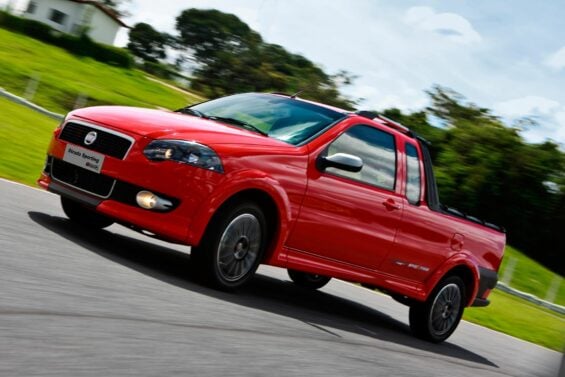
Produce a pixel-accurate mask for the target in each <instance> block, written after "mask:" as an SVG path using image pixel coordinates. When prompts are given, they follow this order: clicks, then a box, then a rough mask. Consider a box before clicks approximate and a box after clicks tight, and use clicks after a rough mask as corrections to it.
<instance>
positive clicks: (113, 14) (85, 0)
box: [70, 0, 129, 28]
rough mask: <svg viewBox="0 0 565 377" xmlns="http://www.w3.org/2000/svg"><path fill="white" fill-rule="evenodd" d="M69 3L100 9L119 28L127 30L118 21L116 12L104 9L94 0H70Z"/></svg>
mask: <svg viewBox="0 0 565 377" xmlns="http://www.w3.org/2000/svg"><path fill="white" fill-rule="evenodd" d="M70 1H72V2H73V3H81V4H92V5H94V6H95V7H96V8H98V9H100V10H101V11H102V12H104V13H106V15H108V17H110V18H111V19H113V20H114V21H116V22H117V23H118V24H120V25H121V26H123V27H127V28H129V26H128V25H126V24H125V23H124V22H123V21H122V20H120V18H119V17H118V15H117V14H116V12H114V11H113V10H112V9H110V8H108V7H106V6H105V5H104V4H102V3H100V2H98V1H95V0H70Z"/></svg>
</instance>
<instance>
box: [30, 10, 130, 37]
mask: <svg viewBox="0 0 565 377" xmlns="http://www.w3.org/2000/svg"><path fill="white" fill-rule="evenodd" d="M23 16H24V17H25V18H28V19H31V20H36V21H39V22H43V23H44V24H47V25H49V26H51V27H52V28H54V29H56V30H59V31H61V32H63V33H67V34H74V35H77V34H80V32H81V31H82V30H86V31H87V34H88V36H89V37H90V38H92V40H94V41H96V42H100V43H105V44H109V45H111V44H113V43H114V40H115V39H116V34H117V33H118V31H119V30H120V28H121V27H128V26H127V25H126V24H125V23H123V22H122V21H121V20H120V19H119V18H118V16H117V15H116V14H115V13H114V12H112V10H110V9H108V8H106V7H105V6H103V5H102V4H100V3H98V2H97V1H93V0H30V1H29V3H28V6H27V9H26V10H25V12H24V14H23Z"/></svg>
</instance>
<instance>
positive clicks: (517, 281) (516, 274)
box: [499, 246, 565, 305]
mask: <svg viewBox="0 0 565 377" xmlns="http://www.w3.org/2000/svg"><path fill="white" fill-rule="evenodd" d="M512 265H514V267H512ZM509 268H512V269H513V272H512V275H511V276H512V278H511V279H509V282H508V283H509V285H510V286H511V287H514V288H516V289H519V290H521V291H524V292H528V293H531V294H533V295H535V296H537V297H539V298H541V299H545V298H546V296H547V293H548V290H549V287H550V286H551V285H552V284H554V279H558V280H557V281H558V284H559V286H558V287H557V291H556V294H557V295H556V296H555V300H554V302H555V303H556V304H558V305H565V281H564V280H563V279H562V278H560V277H559V276H558V275H556V274H555V273H554V272H552V271H550V270H548V269H547V268H545V267H543V266H542V265H540V264H539V263H537V262H536V261H534V260H533V259H531V258H529V257H528V256H526V255H525V254H522V253H521V252H520V251H518V250H516V249H514V248H512V247H510V246H507V247H506V251H505V254H504V259H503V260H502V266H501V268H500V273H499V277H500V278H501V279H502V280H505V279H506V278H507V276H508V275H507V274H509V272H510V271H509V270H508V269H509Z"/></svg>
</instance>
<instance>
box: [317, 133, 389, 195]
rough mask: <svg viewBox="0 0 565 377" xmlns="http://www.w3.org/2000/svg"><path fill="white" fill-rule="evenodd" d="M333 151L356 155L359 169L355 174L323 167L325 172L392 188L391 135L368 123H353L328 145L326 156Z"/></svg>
mask: <svg viewBox="0 0 565 377" xmlns="http://www.w3.org/2000/svg"><path fill="white" fill-rule="evenodd" d="M335 153H347V154H351V155H354V156H357V157H360V158H361V159H362V160H363V168H362V169H361V171H359V172H357V173H353V172H348V171H344V170H340V169H336V168H327V169H326V171H327V172H328V173H331V174H334V175H338V176H342V177H346V178H351V179H354V180H356V181H361V182H365V183H368V184H370V185H373V186H377V187H381V188H384V189H387V190H391V191H392V190H394V186H395V180H396V179H395V178H396V146H395V143H394V136H393V135H391V134H389V133H387V132H384V131H381V130H378V129H376V128H373V127H369V126H364V125H359V126H353V127H351V128H350V129H349V130H347V131H346V132H345V133H343V134H342V135H341V136H339V137H338V138H337V139H336V140H335V141H334V142H333V143H332V144H330V146H329V148H328V151H327V154H328V156H329V155H332V154H335Z"/></svg>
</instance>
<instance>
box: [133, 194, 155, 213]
mask: <svg viewBox="0 0 565 377" xmlns="http://www.w3.org/2000/svg"><path fill="white" fill-rule="evenodd" d="M135 200H136V201H137V204H138V205H139V206H140V207H141V208H145V209H153V208H155V206H156V205H157V195H155V194H153V193H152V192H150V191H140V192H138V193H137V196H136V197H135Z"/></svg>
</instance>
